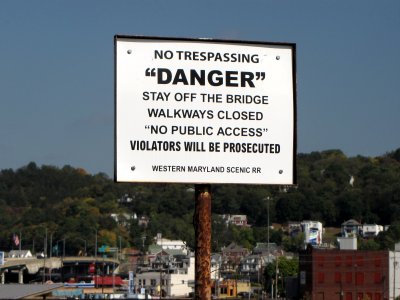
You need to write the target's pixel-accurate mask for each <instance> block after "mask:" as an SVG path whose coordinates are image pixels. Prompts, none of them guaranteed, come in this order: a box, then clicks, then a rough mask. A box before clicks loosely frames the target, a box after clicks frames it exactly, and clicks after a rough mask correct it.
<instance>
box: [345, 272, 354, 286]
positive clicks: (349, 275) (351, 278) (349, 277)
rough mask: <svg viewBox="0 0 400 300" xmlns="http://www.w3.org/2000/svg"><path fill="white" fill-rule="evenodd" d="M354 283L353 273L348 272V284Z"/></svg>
mask: <svg viewBox="0 0 400 300" xmlns="http://www.w3.org/2000/svg"><path fill="white" fill-rule="evenodd" d="M352 281H353V273H351V272H346V283H351V282H352Z"/></svg>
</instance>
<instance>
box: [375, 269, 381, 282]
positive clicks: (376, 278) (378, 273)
mask: <svg viewBox="0 0 400 300" xmlns="http://www.w3.org/2000/svg"><path fill="white" fill-rule="evenodd" d="M381 282H382V274H381V272H375V274H374V283H381Z"/></svg>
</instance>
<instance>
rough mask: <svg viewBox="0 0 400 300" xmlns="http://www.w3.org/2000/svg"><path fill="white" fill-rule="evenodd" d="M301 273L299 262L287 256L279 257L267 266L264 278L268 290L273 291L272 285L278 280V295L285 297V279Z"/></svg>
mask: <svg viewBox="0 0 400 300" xmlns="http://www.w3.org/2000/svg"><path fill="white" fill-rule="evenodd" d="M298 272H299V260H298V259H289V258H287V257H285V256H280V257H277V259H276V260H275V261H273V262H271V263H269V264H267V266H266V268H265V271H264V277H265V282H266V284H267V285H266V287H265V288H266V290H267V291H269V290H271V285H272V284H273V283H276V279H278V284H277V286H278V293H279V294H280V295H284V294H285V291H284V279H285V278H286V277H291V276H295V275H297V274H298Z"/></svg>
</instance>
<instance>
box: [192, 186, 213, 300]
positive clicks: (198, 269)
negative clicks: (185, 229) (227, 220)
mask: <svg viewBox="0 0 400 300" xmlns="http://www.w3.org/2000/svg"><path fill="white" fill-rule="evenodd" d="M195 198H196V199H195V211H194V216H193V226H194V231H195V243H196V244H195V247H196V253H195V260H196V262H195V299H196V300H208V299H211V187H210V185H209V184H196V185H195Z"/></svg>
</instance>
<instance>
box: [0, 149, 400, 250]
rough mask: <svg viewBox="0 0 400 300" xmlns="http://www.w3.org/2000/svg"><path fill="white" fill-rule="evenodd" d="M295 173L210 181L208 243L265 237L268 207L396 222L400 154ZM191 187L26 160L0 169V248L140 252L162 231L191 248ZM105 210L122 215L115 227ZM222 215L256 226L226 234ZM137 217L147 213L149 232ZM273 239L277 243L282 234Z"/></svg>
mask: <svg viewBox="0 0 400 300" xmlns="http://www.w3.org/2000/svg"><path fill="white" fill-rule="evenodd" d="M297 173H298V176H297V177H298V185H297V186H252V185H213V186H212V193H213V196H212V209H213V214H214V220H215V222H214V225H213V247H214V248H215V249H217V248H218V247H220V246H222V245H225V244H226V243H228V242H229V241H232V240H235V241H239V242H241V243H243V244H245V245H247V246H249V247H251V246H253V245H254V244H255V243H256V242H257V241H258V242H261V241H265V238H266V225H267V213H268V204H269V215H270V222H271V223H272V222H274V223H280V224H282V223H285V222H288V221H301V220H319V221H321V222H322V223H323V224H324V225H325V226H327V227H338V226H340V224H341V223H342V222H343V221H345V220H348V219H356V220H359V221H360V222H362V223H377V224H382V225H391V224H395V223H396V222H397V221H398V220H399V217H398V216H399V215H400V149H397V150H396V151H393V152H390V153H387V154H385V155H383V156H380V157H363V156H357V157H346V156H345V155H344V154H343V153H342V152H341V151H340V150H328V151H322V152H312V153H309V154H298V159H297ZM192 191H193V188H192V186H190V185H184V184H121V183H118V184H117V183H114V182H113V180H112V179H110V178H108V177H107V176H106V175H105V174H102V173H100V174H95V175H91V174H88V173H87V172H85V170H83V169H80V168H73V167H71V166H64V167H62V168H57V167H54V166H41V167H39V166H37V165H36V164H35V163H34V162H32V163H30V164H28V165H27V166H24V167H22V168H20V169H17V170H12V169H5V170H2V171H1V172H0V250H9V249H10V248H12V247H14V248H15V247H16V246H15V244H13V241H12V236H13V235H14V234H19V235H22V237H21V236H20V238H22V241H23V245H24V247H29V248H30V249H32V250H36V251H40V249H43V245H44V237H45V236H46V233H47V237H48V239H50V238H51V239H52V245H56V246H61V243H60V241H63V240H64V239H65V240H66V251H71V252H77V251H78V250H79V249H82V248H83V244H85V245H86V246H87V249H88V251H92V252H93V251H94V246H95V239H96V235H97V238H98V243H99V244H102V243H103V244H108V245H121V246H128V245H134V246H137V247H141V246H143V243H144V245H146V244H149V243H151V238H152V237H154V236H155V235H156V233H157V232H161V233H162V234H163V236H165V237H170V238H174V239H183V240H185V241H187V242H188V243H189V245H193V239H194V236H193V226H192V216H193V210H194V194H193V192H192ZM267 199H269V200H267ZM267 201H268V202H267ZM111 214H115V215H119V216H120V220H119V222H117V221H116V220H115V218H113V217H112V216H111ZM220 214H245V215H247V216H248V220H249V223H250V224H251V225H252V227H251V228H248V229H243V230H239V229H237V228H228V229H226V226H225V225H224V224H223V222H222V220H220V219H219V218H218V216H217V215H220ZM135 216H137V217H140V216H147V217H148V218H149V220H150V222H149V223H148V225H147V227H146V226H139V225H138V222H137V221H138V220H137V219H135V218H134V217H135ZM121 218H122V219H123V218H125V219H124V220H121ZM274 234H275V236H274ZM271 239H272V240H274V239H275V240H276V241H277V242H282V240H281V235H279V234H278V233H274V232H272V238H271ZM53 250H54V249H53Z"/></svg>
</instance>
